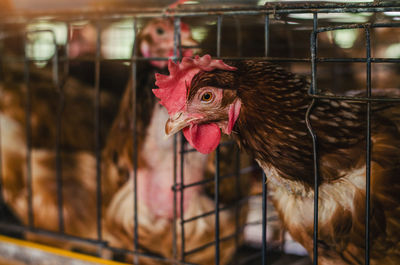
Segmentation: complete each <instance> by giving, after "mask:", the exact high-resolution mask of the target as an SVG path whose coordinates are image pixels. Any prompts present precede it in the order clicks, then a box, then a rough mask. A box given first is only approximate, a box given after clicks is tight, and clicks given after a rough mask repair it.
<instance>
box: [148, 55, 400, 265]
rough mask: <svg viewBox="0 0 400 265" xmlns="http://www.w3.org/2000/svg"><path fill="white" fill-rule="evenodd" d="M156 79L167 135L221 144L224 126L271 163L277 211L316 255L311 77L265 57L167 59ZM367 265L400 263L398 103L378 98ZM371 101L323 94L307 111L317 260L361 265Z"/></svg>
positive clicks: (204, 146) (205, 147)
mask: <svg viewBox="0 0 400 265" xmlns="http://www.w3.org/2000/svg"><path fill="white" fill-rule="evenodd" d="M169 70H170V76H161V75H160V76H158V77H157V82H156V84H157V85H158V86H159V87H160V89H155V90H154V93H155V94H156V95H157V96H158V97H159V98H161V104H163V105H164V106H165V107H166V108H167V110H168V111H169V114H170V119H169V120H168V122H167V124H166V128H165V130H166V133H167V134H172V133H175V132H177V131H179V130H181V129H183V130H184V134H185V136H186V138H187V139H188V141H189V142H190V143H191V144H192V145H194V146H195V147H196V148H198V150H200V151H203V152H208V151H210V150H212V149H213V148H215V147H216V145H215V143H217V144H218V142H219V137H220V129H221V130H222V131H223V132H225V133H227V134H230V133H231V132H232V135H233V136H234V137H235V139H236V140H237V142H238V144H239V145H240V146H241V147H242V148H244V149H246V150H247V151H248V152H250V153H251V154H252V155H254V157H255V158H256V160H257V162H258V163H259V164H260V166H261V167H262V168H263V169H264V172H265V174H266V175H267V178H268V187H269V189H270V193H271V196H272V198H273V201H274V204H275V206H276V209H277V210H278V212H279V215H280V217H281V219H282V221H283V223H284V225H285V226H286V228H287V229H288V230H289V232H290V233H291V235H292V236H293V238H294V239H296V240H297V241H299V242H300V243H301V244H302V245H303V246H304V247H305V248H306V249H307V250H308V252H309V253H310V255H312V253H313V240H312V238H313V197H314V169H313V146H312V139H311V137H310V134H309V131H308V129H307V126H306V119H305V117H306V112H307V109H308V108H309V107H310V105H311V104H312V98H311V97H310V96H308V94H307V93H308V87H309V84H308V82H307V81H306V79H305V78H304V77H301V76H297V75H294V74H292V73H289V72H287V71H285V70H283V69H282V68H280V67H279V66H277V65H274V64H271V63H268V62H264V61H251V60H248V61H234V62H227V64H225V63H223V62H222V61H217V60H212V59H211V58H210V56H204V57H201V58H196V59H194V60H193V59H190V58H184V59H183V60H182V63H181V64H179V65H175V64H173V63H172V62H171V63H170V65H169ZM371 106H372V113H371V114H372V119H371V127H372V137H371V141H372V158H371V216H370V236H371V241H370V250H371V252H370V258H371V263H370V264H393V265H394V264H399V263H400V245H399V244H400V243H399V242H400V240H399V239H400V233H399V231H400V230H399V228H400V207H399V205H400V204H399V203H400V192H399V191H400V183H399V181H398V180H397V177H398V175H399V173H400V137H399V133H400V107H399V106H398V105H396V104H389V103H371ZM366 115H367V108H366V104H365V103H357V102H353V101H339V100H318V101H317V102H316V104H315V105H314V107H313V108H312V112H311V115H310V116H309V117H310V123H311V126H312V128H313V130H314V132H315V133H316V135H317V137H318V146H319V158H320V159H319V165H320V181H319V183H320V184H319V216H318V234H319V238H318V246H319V247H318V253H319V256H318V260H319V264H323V265H327V264H336V265H337V264H364V255H365V253H364V252H365V250H364V249H365V201H366V192H365V189H366V188H365V187H366V158H365V157H366V151H365V146H366V121H367V118H366Z"/></svg>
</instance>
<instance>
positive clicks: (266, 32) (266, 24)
mask: <svg viewBox="0 0 400 265" xmlns="http://www.w3.org/2000/svg"><path fill="white" fill-rule="evenodd" d="M264 38H265V39H264V45H265V46H264V49H265V50H264V53H265V57H268V54H269V52H268V50H269V14H266V15H265V20H264Z"/></svg>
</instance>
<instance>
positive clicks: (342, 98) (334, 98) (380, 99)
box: [310, 94, 400, 103]
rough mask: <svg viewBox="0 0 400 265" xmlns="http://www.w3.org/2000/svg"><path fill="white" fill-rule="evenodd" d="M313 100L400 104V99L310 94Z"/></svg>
mask: <svg viewBox="0 0 400 265" xmlns="http://www.w3.org/2000/svg"><path fill="white" fill-rule="evenodd" d="M310 96H311V97H312V98H315V99H333V100H347V101H353V103H357V102H359V103H362V102H393V103H398V102H400V98H373V97H371V98H366V97H344V96H328V95H313V94H310Z"/></svg>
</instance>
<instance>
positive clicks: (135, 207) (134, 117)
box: [130, 18, 139, 264]
mask: <svg viewBox="0 0 400 265" xmlns="http://www.w3.org/2000/svg"><path fill="white" fill-rule="evenodd" d="M133 32H134V41H133V47H132V56H131V70H132V72H131V76H132V79H131V87H130V89H131V94H132V95H131V100H132V110H131V111H132V128H133V129H132V145H133V146H132V148H133V149H132V150H133V152H132V163H133V187H132V188H133V212H134V217H133V246H134V250H135V251H137V250H138V248H139V216H138V202H137V200H138V192H137V187H138V184H137V182H138V179H137V169H138V155H137V153H138V143H137V129H136V123H137V111H136V110H137V62H136V58H137V45H138V43H137V33H138V25H137V19H136V18H134V19H133ZM133 263H134V264H139V259H138V256H134V260H133Z"/></svg>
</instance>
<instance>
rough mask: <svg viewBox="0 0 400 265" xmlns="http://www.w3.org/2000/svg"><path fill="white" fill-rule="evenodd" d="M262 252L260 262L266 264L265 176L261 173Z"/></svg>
mask: <svg viewBox="0 0 400 265" xmlns="http://www.w3.org/2000/svg"><path fill="white" fill-rule="evenodd" d="M261 184H262V236H261V238H262V253H261V260H262V262H261V264H263V265H266V264H267V176H266V175H265V173H264V172H263V173H262V183H261Z"/></svg>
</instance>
